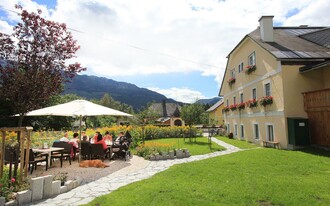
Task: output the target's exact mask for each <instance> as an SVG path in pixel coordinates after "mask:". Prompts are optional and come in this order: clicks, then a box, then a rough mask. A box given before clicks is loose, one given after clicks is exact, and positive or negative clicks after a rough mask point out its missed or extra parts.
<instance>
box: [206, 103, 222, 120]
mask: <svg viewBox="0 0 330 206" xmlns="http://www.w3.org/2000/svg"><path fill="white" fill-rule="evenodd" d="M222 109H223V99H220V100H219V101H218V102H217V103H215V104H214V105H213V106H212V107H210V108H209V109H208V110H206V112H208V113H209V124H211V125H215V126H220V125H222V124H223V115H222Z"/></svg>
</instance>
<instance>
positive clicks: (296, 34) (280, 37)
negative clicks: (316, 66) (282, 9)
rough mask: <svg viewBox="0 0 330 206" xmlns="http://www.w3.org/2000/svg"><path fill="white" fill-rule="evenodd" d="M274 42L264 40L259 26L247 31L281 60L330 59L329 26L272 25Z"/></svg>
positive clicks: (249, 35)
mask: <svg viewBox="0 0 330 206" xmlns="http://www.w3.org/2000/svg"><path fill="white" fill-rule="evenodd" d="M273 31H274V42H264V41H262V40H261V37H260V28H257V29H256V30H254V31H252V32H251V33H249V34H248V35H247V36H248V37H251V38H252V39H253V40H254V41H255V42H256V43H257V44H259V45H260V46H261V47H263V48H264V49H266V50H267V51H268V52H270V53H271V54H272V55H273V56H274V57H276V58H277V59H279V60H281V61H306V60H317V59H320V60H321V59H322V60H324V59H330V28H329V27H307V26H306V27H274V30H273Z"/></svg>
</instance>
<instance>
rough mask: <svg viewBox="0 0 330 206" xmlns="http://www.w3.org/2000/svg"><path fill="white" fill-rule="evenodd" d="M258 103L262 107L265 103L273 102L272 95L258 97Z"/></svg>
mask: <svg viewBox="0 0 330 206" xmlns="http://www.w3.org/2000/svg"><path fill="white" fill-rule="evenodd" d="M259 104H260V105H262V106H264V107H265V106H267V105H270V104H273V97H272V96H265V97H261V98H260V99H259Z"/></svg>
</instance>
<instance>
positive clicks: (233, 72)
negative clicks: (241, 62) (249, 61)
mask: <svg viewBox="0 0 330 206" xmlns="http://www.w3.org/2000/svg"><path fill="white" fill-rule="evenodd" d="M230 75H231V77H232V78H235V68H234V69H232V70H231V72H230Z"/></svg>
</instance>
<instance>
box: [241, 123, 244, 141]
mask: <svg viewBox="0 0 330 206" xmlns="http://www.w3.org/2000/svg"><path fill="white" fill-rule="evenodd" d="M241 139H244V125H243V124H241Z"/></svg>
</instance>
